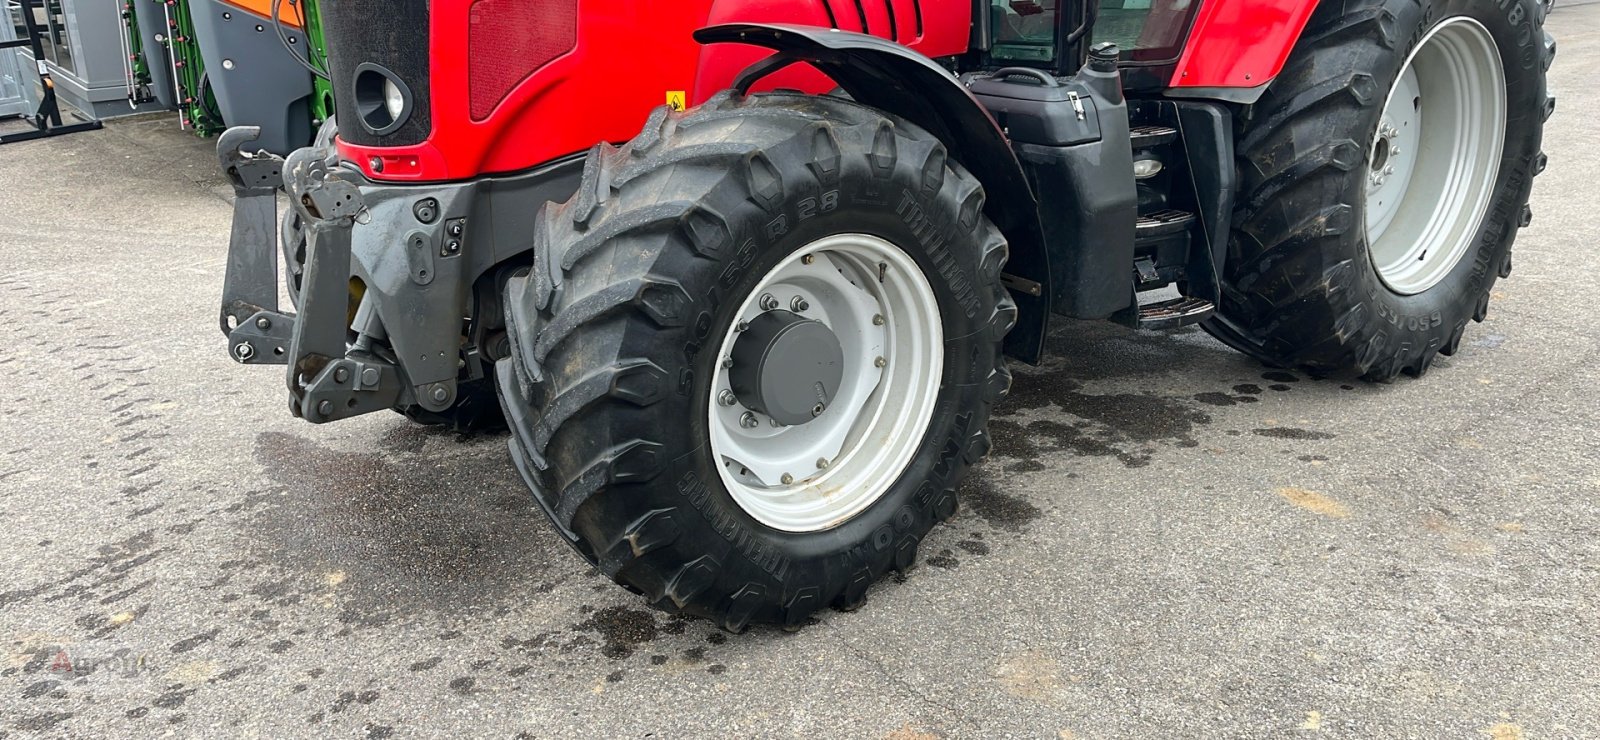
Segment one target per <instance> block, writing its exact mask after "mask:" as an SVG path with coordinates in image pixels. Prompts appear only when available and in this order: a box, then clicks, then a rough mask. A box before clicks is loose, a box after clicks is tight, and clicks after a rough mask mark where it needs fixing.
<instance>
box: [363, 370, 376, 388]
mask: <svg viewBox="0 0 1600 740" xmlns="http://www.w3.org/2000/svg"><path fill="white" fill-rule="evenodd" d="M378 377H379V373H378V368H375V367H369V368H366V369H365V370H362V371H361V384H362V385H377V384H378Z"/></svg>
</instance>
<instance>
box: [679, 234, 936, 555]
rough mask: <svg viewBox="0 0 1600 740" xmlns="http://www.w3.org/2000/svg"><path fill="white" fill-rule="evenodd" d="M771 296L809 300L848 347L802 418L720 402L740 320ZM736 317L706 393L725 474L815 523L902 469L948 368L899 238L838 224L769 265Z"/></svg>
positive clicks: (865, 497)
mask: <svg viewBox="0 0 1600 740" xmlns="http://www.w3.org/2000/svg"><path fill="white" fill-rule="evenodd" d="M769 295H770V296H772V297H774V298H776V299H777V305H779V306H781V307H784V308H786V309H787V308H790V307H792V306H793V305H794V304H793V301H794V299H795V298H796V297H799V298H800V299H802V300H803V301H805V303H806V304H808V307H807V309H806V310H805V311H803V312H801V315H803V316H804V317H805V318H809V319H815V320H818V321H821V322H822V323H823V324H825V325H826V326H827V327H828V328H829V329H830V330H831V331H833V333H834V335H835V336H836V337H837V338H838V340H839V345H840V348H841V349H842V350H843V357H844V368H843V379H842V381H841V383H840V387H839V389H838V392H837V393H835V394H834V396H833V399H832V401H831V403H830V404H829V405H828V406H827V408H826V410H824V411H823V412H822V413H821V415H819V416H817V417H816V418H815V419H813V420H811V421H810V422H807V423H804V424H798V425H794V426H778V425H777V424H776V423H775V421H774V420H773V419H771V418H770V417H768V416H765V415H763V414H761V413H759V412H756V411H753V410H751V409H749V408H746V407H745V406H744V405H743V404H742V403H733V404H731V405H730V404H727V403H724V402H723V401H724V400H725V397H724V396H723V392H724V391H728V390H729V389H730V387H731V386H730V378H729V364H730V363H731V361H732V360H731V352H732V349H733V343H734V341H735V340H736V339H737V338H738V336H739V332H740V326H741V325H743V324H744V323H746V322H749V321H751V320H753V319H754V318H755V317H757V316H759V315H760V314H761V313H762V311H763V310H764V309H763V308H762V305H761V303H762V301H761V299H762V297H763V296H769ZM769 305H770V304H769ZM738 316H739V320H738V321H736V322H734V325H733V326H732V327H730V328H729V330H728V332H727V333H726V334H725V335H724V336H723V338H722V343H721V344H720V345H719V347H718V355H717V358H718V364H717V370H716V372H715V374H714V377H713V379H712V383H711V390H710V393H711V397H710V399H709V400H710V407H709V416H710V419H709V422H710V424H709V428H710V430H711V450H712V454H713V455H714V459H715V460H716V461H717V463H718V465H717V469H718V473H719V474H720V475H721V477H722V483H723V485H724V486H726V487H727V489H728V492H729V493H730V494H731V495H732V496H733V500H734V501H735V502H736V503H738V504H739V506H740V507H741V508H743V509H744V510H745V511H746V512H747V513H749V514H750V516H752V517H754V518H755V519H756V520H757V521H759V522H761V523H762V524H765V525H767V526H769V527H772V528H774V529H779V530H783V531H787V532H815V531H820V530H824V529H829V528H832V527H835V526H838V525H840V524H842V523H844V522H846V521H848V520H849V519H850V518H851V517H854V516H855V515H857V514H860V513H861V512H862V511H864V510H866V508H867V507H869V506H871V505H872V504H873V502H875V501H877V500H878V499H879V498H881V497H882V496H883V494H884V493H886V492H887V491H888V490H889V487H890V486H891V485H893V484H894V482H895V481H896V480H899V478H900V475H901V474H902V473H903V472H904V470H905V468H906V467H907V466H908V465H909V464H910V463H911V460H912V458H913V457H914V456H915V454H916V451H917V448H918V447H919V446H920V445H921V444H922V439H923V436H924V435H925V434H926V433H927V430H928V424H929V422H930V421H931V420H932V418H933V410H934V405H935V403H936V400H937V398H938V395H939V387H940V385H941V382H942V378H943V377H944V376H943V370H944V331H943V329H942V326H943V324H942V323H941V321H940V315H939V304H938V299H937V298H936V297H935V296H934V294H933V287H932V286H931V285H929V283H928V280H927V278H926V277H925V276H924V275H923V273H922V270H921V268H919V267H918V266H917V264H916V262H914V261H913V260H912V259H911V257H910V256H909V255H907V254H906V253H905V252H904V251H902V250H901V249H900V248H899V247H897V246H895V245H894V244H892V243H890V242H888V241H885V240H883V239H880V238H878V237H875V236H870V235H866V234H840V235H836V236H831V237H827V238H824V239H820V240H818V241H815V242H813V243H811V244H810V245H808V246H806V248H804V249H802V250H800V251H797V252H795V253H794V254H791V255H789V256H788V257H787V258H786V259H784V260H783V262H781V263H779V264H778V265H777V266H776V267H774V268H772V270H771V271H770V272H768V273H767V274H766V276H765V277H763V278H762V279H761V282H760V283H759V284H758V285H757V286H756V288H755V289H754V290H753V291H751V293H750V295H749V296H748V297H747V298H746V299H745V301H744V303H743V305H741V306H740V307H739V313H738ZM876 317H881V321H877V320H875V318H876ZM879 358H882V360H883V361H882V362H881V363H880V362H879V361H878V360H879ZM880 364H881V367H880ZM746 414H750V415H752V416H754V417H755V421H756V425H755V426H754V427H747V426H746V424H747V423H748V421H747V417H746ZM824 465H825V467H824ZM786 475H787V476H789V478H788V482H787V483H786V482H785V476H786Z"/></svg>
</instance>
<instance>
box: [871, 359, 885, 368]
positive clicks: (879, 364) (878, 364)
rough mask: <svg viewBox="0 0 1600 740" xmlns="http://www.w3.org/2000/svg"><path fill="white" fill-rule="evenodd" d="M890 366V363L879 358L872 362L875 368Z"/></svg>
mask: <svg viewBox="0 0 1600 740" xmlns="http://www.w3.org/2000/svg"><path fill="white" fill-rule="evenodd" d="M888 365H889V361H888V360H887V359H885V358H883V357H879V358H878V359H876V360H873V361H872V366H873V367H888Z"/></svg>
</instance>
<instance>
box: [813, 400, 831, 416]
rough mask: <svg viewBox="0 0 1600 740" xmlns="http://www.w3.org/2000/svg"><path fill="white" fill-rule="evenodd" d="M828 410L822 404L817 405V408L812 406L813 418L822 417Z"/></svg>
mask: <svg viewBox="0 0 1600 740" xmlns="http://www.w3.org/2000/svg"><path fill="white" fill-rule="evenodd" d="M827 410H828V407H827V406H825V405H823V404H820V403H819V404H817V405H815V406H812V407H811V418H813V419H815V418H817V417H819V416H821V415H822V412H824V411H827Z"/></svg>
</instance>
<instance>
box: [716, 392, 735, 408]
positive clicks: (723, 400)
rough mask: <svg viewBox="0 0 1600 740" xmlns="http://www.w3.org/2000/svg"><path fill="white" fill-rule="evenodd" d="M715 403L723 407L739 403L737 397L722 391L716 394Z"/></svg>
mask: <svg viewBox="0 0 1600 740" xmlns="http://www.w3.org/2000/svg"><path fill="white" fill-rule="evenodd" d="M717 402H718V403H720V404H722V405H724V406H732V405H734V404H736V403H738V402H739V397H738V396H735V395H733V391H723V392H722V393H719V394H717Z"/></svg>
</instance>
